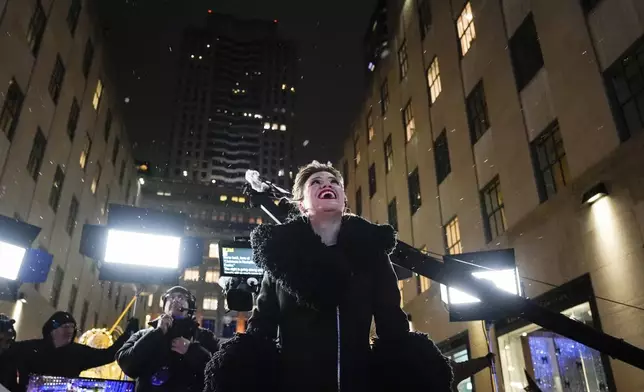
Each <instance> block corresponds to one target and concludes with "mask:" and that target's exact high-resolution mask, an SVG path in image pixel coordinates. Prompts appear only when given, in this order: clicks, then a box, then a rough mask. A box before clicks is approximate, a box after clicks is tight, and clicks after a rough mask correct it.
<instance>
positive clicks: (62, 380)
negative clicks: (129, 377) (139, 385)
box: [27, 376, 134, 392]
mask: <svg viewBox="0 0 644 392" xmlns="http://www.w3.org/2000/svg"><path fill="white" fill-rule="evenodd" d="M43 391H44V392H72V391H73V392H134V383H133V382H131V381H117V380H101V379H95V378H67V377H55V376H31V377H29V386H28V387H27V392H43Z"/></svg>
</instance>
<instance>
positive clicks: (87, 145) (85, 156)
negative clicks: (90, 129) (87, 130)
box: [78, 135, 92, 170]
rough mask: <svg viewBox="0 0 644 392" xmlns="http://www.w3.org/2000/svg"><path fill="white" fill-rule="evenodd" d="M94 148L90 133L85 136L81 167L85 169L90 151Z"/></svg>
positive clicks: (80, 161)
mask: <svg viewBox="0 0 644 392" xmlns="http://www.w3.org/2000/svg"><path fill="white" fill-rule="evenodd" d="M91 150H92V139H91V138H90V137H89V135H86V136H85V144H84V145H83V151H81V155H80V160H79V162H78V163H79V164H80V167H81V169H83V170H85V168H86V167H87V160H88V159H89V153H90V151H91Z"/></svg>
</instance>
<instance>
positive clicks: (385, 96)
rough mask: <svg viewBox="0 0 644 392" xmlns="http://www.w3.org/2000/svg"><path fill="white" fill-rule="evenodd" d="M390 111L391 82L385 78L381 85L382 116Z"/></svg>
mask: <svg viewBox="0 0 644 392" xmlns="http://www.w3.org/2000/svg"><path fill="white" fill-rule="evenodd" d="M387 110H389V80H388V79H387V78H385V80H383V82H382V83H381V84H380V114H381V115H382V116H384V115H385V114H387Z"/></svg>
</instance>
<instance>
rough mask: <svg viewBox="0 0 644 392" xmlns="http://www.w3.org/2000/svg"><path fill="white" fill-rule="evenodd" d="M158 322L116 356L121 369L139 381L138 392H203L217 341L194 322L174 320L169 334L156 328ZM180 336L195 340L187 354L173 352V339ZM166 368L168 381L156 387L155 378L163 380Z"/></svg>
mask: <svg viewBox="0 0 644 392" xmlns="http://www.w3.org/2000/svg"><path fill="white" fill-rule="evenodd" d="M157 322H158V320H154V321H152V322H151V323H150V326H151V328H148V329H144V330H141V331H139V332H137V333H136V334H134V335H132V337H131V338H130V339H129V340H128V341H127V343H125V345H124V346H123V347H122V348H121V350H119V352H118V353H117V354H116V360H117V361H118V364H119V366H120V367H121V369H122V370H123V372H124V373H125V374H127V375H128V376H129V377H131V378H133V379H135V380H136V391H137V392H148V391H159V392H171V391H177V392H178V391H186V392H192V391H194V392H197V391H198V392H201V391H202V390H203V382H204V368H205V366H206V363H207V362H208V361H209V360H210V358H211V356H212V353H214V352H216V351H217V350H218V349H219V342H218V340H217V339H216V338H215V336H214V335H213V333H212V332H210V331H209V330H207V329H204V328H200V327H199V324H197V322H196V321H195V320H194V319H184V320H174V322H173V324H172V327H171V328H170V330H169V331H168V333H167V334H164V333H163V331H162V330H161V329H159V328H157ZM180 336H182V337H184V338H186V339H189V340H192V343H191V344H190V347H189V348H188V351H187V352H186V354H185V355H181V354H179V353H176V352H174V351H172V350H171V349H170V347H171V344H172V340H173V339H174V338H176V337H180ZM164 367H166V368H167V372H166V375H167V381H166V382H165V383H163V384H162V385H153V381H152V379H153V377H156V378H157V379H162V378H163V377H164V376H163V373H164V371H163V368H164ZM155 375H156V376H155ZM157 384H160V383H159V382H157Z"/></svg>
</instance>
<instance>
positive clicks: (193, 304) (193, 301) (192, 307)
mask: <svg viewBox="0 0 644 392" xmlns="http://www.w3.org/2000/svg"><path fill="white" fill-rule="evenodd" d="M172 293H182V294H185V295H187V296H188V308H182V311H187V312H188V315H189V316H193V315H194V314H195V312H196V311H197V297H195V296H194V295H193V294H192V293H191V292H190V290H188V289H186V288H185V287H181V286H174V287H171V288H170V289H168V291H166V292H165V294H163V296H162V297H161V300H162V301H163V307H164V308H165V303H166V301H167V300H168V297H169V296H170V294H172Z"/></svg>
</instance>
